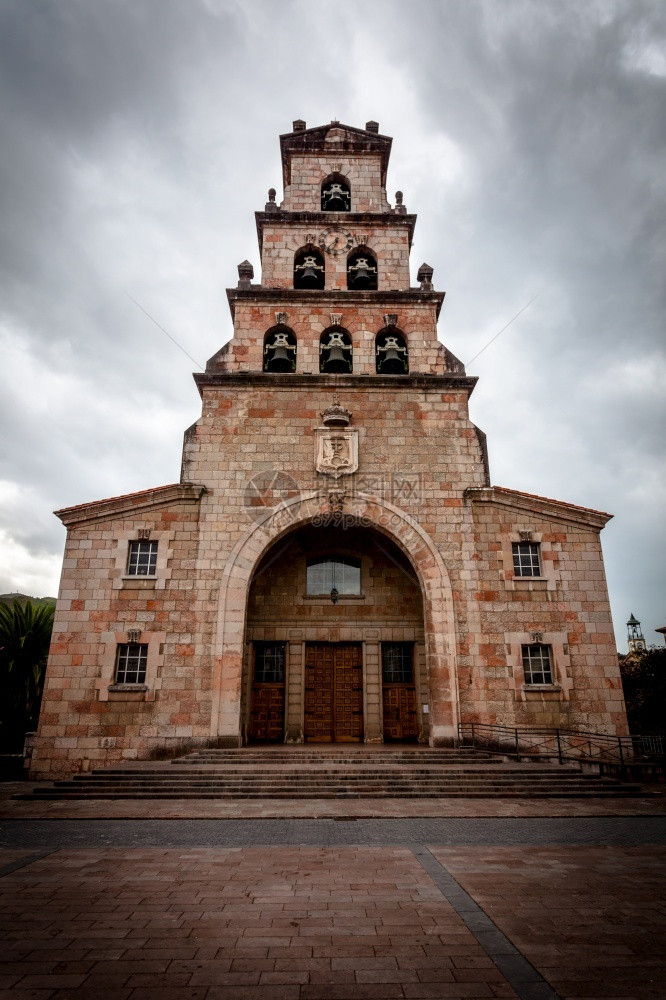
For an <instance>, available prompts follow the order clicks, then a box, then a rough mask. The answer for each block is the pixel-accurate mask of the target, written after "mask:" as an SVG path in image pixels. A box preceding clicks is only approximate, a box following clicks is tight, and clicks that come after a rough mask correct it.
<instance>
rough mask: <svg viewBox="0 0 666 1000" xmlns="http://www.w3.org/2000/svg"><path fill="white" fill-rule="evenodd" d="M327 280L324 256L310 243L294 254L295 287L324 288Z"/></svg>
mask: <svg viewBox="0 0 666 1000" xmlns="http://www.w3.org/2000/svg"><path fill="white" fill-rule="evenodd" d="M325 281H326V264H325V262H324V256H323V254H322V253H321V251H319V250H318V249H317V248H316V247H315V246H312V244H308V245H307V246H305V247H302V248H301V249H300V250H297V251H296V253H295V254H294V288H314V289H322V288H323V287H324V284H325Z"/></svg>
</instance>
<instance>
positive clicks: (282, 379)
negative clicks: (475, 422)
mask: <svg viewBox="0 0 666 1000" xmlns="http://www.w3.org/2000/svg"><path fill="white" fill-rule="evenodd" d="M194 381H195V382H196V384H197V387H198V389H199V392H200V393H202V394H203V390H204V389H212V388H215V387H218V386H220V387H224V388H227V387H232V386H233V387H234V388H239V387H248V386H259V387H263V388H266V387H271V388H272V387H275V388H278V389H302V388H307V389H314V388H315V387H316V388H317V389H328V388H330V389H363V390H364V391H366V392H367V391H371V390H373V389H377V390H382V391H385V390H386V389H390V390H391V391H393V392H398V391H399V390H400V389H426V390H433V391H434V392H441V391H442V390H448V391H453V392H466V393H467V394H468V395H471V393H472V391H473V389H474V386H475V385H476V383H477V377H476V376H470V375H456V374H455V372H450V373H448V374H444V375H430V374H427V373H424V374H421V375H419V374H416V373H415V374H413V375H299V374H294V375H287V374H284V375H282V374H280V375H277V374H274V373H272V372H205V373H200V372H195V373H194Z"/></svg>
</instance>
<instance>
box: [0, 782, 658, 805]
mask: <svg viewBox="0 0 666 1000" xmlns="http://www.w3.org/2000/svg"><path fill="white" fill-rule="evenodd" d="M643 794H644V793H643V792H642V791H641V789H640V786H636V787H632V786H629V785H623V786H622V787H621V788H620V789H617V788H606V789H596V790H588V789H585V790H576V789H567V788H562V789H559V788H558V789H551V790H549V791H548V790H546V789H543V790H535V789H515V788H513V789H495V790H487V789H483V790H480V789H448V790H447V791H446V792H441V791H423V792H420V793H414V791H402V790H399V789H398V790H394V789H391V790H387V789H383V790H382V791H377V792H372V793H368V792H365V791H364V792H360V791H348V790H330V789H325V790H322V791H320V792H319V793H318V794H317V796H316V797H317V798H318V799H364V798H368V799H393V798H396V799H405V798H409V799H424V798H426V799H434V798H451V799H454V798H470V799H485V798H493V799H495V798H507V799H515V798H529V799H534V798H539V799H543V798H548V799H553V798H560V799H562V798H565V799H568V798H590V797H593V798H635V797H637V796H641V795H643ZM15 797H16V798H20V799H31V800H35V799H41V800H47V799H48V800H51V801H52V800H54V799H57V800H71V799H121V798H122V799H145V798H146V793H145V791H138V790H132V791H130V790H126V791H124V792H121V793H119V792H116V791H110V790H104V791H96V792H94V793H93V792H90V793H86V792H84V791H59V790H57V789H42V790H38V791H35V792H34V794H32V795H26V794H23V795H17V796H15ZM308 797H310V796H308ZM150 798H151V799H218V800H219V799H266V798H270V799H302V798H303V795H302V794H298V793H293V792H290V791H286V790H283V791H279V792H273V793H272V794H271V795H270V796H268V795H267V794H266V793H265V792H260V791H256V792H254V791H247V790H246V791H243V792H228V791H227V792H222V791H215V792H211V791H204V790H201V789H196V790H184V789H177V790H173V791H157V790H155V791H153V792H151V794H150Z"/></svg>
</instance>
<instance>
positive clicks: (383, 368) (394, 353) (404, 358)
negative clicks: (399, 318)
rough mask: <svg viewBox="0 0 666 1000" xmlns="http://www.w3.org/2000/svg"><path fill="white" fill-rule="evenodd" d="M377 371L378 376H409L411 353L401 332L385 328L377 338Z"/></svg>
mask: <svg viewBox="0 0 666 1000" xmlns="http://www.w3.org/2000/svg"><path fill="white" fill-rule="evenodd" d="M375 370H376V372H377V374H378V375H408V374H409V351H408V349H407V340H406V338H405V335H404V333H402V331H401V330H398V329H396V327H394V326H387V327H384V329H383V330H380V331H379V333H378V334H377V336H376V337H375Z"/></svg>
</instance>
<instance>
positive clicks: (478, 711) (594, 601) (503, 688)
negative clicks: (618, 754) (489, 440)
mask: <svg viewBox="0 0 666 1000" xmlns="http://www.w3.org/2000/svg"><path fill="white" fill-rule="evenodd" d="M473 513H474V532H475V545H476V565H477V569H478V591H477V594H476V595H475V596H476V600H477V603H478V622H479V626H480V635H481V641H480V642H479V641H478V639H477V638H476V636H474V635H473V634H468V635H464V636H463V635H461V638H460V648H461V653H462V654H463V656H462V659H461V666H460V668H459V674H460V692H461V712H462V717H463V719H470V720H471V719H474V720H475V721H478V722H489V723H495V722H505V720H511V719H513V720H514V721H513V722H509V723H508V724H509V725H518V726H521V725H543V726H565V727H570V728H580V729H588V730H596V731H604V732H611V733H615V732H617V733H625V732H626V715H625V708H624V699H623V694H622V684H621V680H620V672H619V667H618V662H617V654H616V647H615V639H614V635H613V626H612V622H611V616H610V607H609V603H608V593H607V589H606V581H605V576H604V568H603V557H602V552H601V544H600V539H599V534H598V530H594V529H591V528H585V527H584V526H580V525H575V524H572V523H571V522H570V521H567V520H564V519H562V520H556V519H553V518H549V517H544V516H539V515H537V514H536V513H529V512H527V511H524V510H511V509H510V508H508V507H505V506H499V505H494V504H486V503H484V504H475V505H473ZM520 531H523V532H525V531H528V532H530V538H531V540H532V541H534V542H537V543H539V544H540V547H541V561H542V568H543V575H542V578H540V579H531V578H528V577H517V578H514V573H513V561H512V551H511V545H512V542H518V541H520V538H521V536H520V534H519V532H520ZM534 633H537V634H540V638H539V639H538V641H540V642H543V643H545V644H549V645H550V646H551V648H552V653H553V660H554V664H553V666H554V678H553V679H554V681H555V687H556V688H558V689H559V690H553V691H535V690H532V691H531V690H530V689H529V687H527V686H526V685H525V683H524V673H523V667H522V659H521V646H522V645H523V644H529V643H530V642H533V641H535V640H534Z"/></svg>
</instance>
